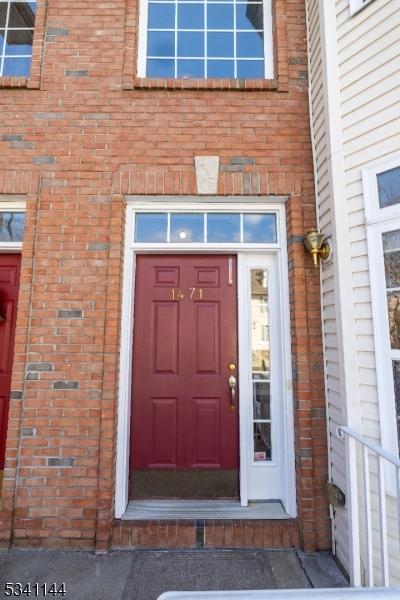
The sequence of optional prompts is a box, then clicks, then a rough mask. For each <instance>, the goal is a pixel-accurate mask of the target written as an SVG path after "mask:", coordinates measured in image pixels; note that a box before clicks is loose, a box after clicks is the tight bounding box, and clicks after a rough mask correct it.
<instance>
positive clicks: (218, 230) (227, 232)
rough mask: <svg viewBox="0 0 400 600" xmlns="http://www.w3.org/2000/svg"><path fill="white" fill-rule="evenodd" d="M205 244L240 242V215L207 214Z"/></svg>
mask: <svg viewBox="0 0 400 600" xmlns="http://www.w3.org/2000/svg"><path fill="white" fill-rule="evenodd" d="M207 242H214V243H218V244H220V243H223V242H240V215H231V214H222V213H216V214H211V213H210V214H208V215H207Z"/></svg>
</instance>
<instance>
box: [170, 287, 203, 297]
mask: <svg viewBox="0 0 400 600" xmlns="http://www.w3.org/2000/svg"><path fill="white" fill-rule="evenodd" d="M171 296H172V300H184V299H185V298H189V300H203V288H196V287H191V288H189V289H188V290H183V289H182V288H171Z"/></svg>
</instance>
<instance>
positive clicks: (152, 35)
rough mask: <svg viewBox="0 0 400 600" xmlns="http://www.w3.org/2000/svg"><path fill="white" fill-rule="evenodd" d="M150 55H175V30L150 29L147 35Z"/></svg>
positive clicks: (148, 53)
mask: <svg viewBox="0 0 400 600" xmlns="http://www.w3.org/2000/svg"><path fill="white" fill-rule="evenodd" d="M147 55H148V56H174V55H175V34H174V32H173V31H149V33H148V35H147Z"/></svg>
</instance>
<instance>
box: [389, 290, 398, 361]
mask: <svg viewBox="0 0 400 600" xmlns="http://www.w3.org/2000/svg"><path fill="white" fill-rule="evenodd" d="M387 304H388V317H389V331H390V344H391V347H392V348H393V349H394V350H399V349H400V292H388V293H387Z"/></svg>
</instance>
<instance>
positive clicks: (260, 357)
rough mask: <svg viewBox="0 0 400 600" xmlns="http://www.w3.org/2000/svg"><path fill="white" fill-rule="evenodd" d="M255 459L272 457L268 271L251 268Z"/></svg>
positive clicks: (263, 459)
mask: <svg viewBox="0 0 400 600" xmlns="http://www.w3.org/2000/svg"><path fill="white" fill-rule="evenodd" d="M250 284H251V361H252V365H251V371H252V386H253V421H254V431H253V444H254V461H255V462H267V461H270V460H271V453H272V447H271V396H270V366H269V349H270V344H269V303H268V271H267V270H266V269H251V270H250Z"/></svg>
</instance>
